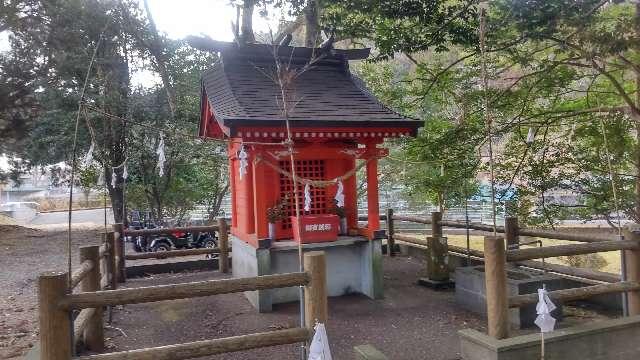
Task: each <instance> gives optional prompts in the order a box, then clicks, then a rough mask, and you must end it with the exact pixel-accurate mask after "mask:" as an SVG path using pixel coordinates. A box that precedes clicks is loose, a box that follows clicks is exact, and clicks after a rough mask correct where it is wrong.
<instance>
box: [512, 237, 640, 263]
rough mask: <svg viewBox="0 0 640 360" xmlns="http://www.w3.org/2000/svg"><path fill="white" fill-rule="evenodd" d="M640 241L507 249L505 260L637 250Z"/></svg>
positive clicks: (639, 246)
mask: <svg viewBox="0 0 640 360" xmlns="http://www.w3.org/2000/svg"><path fill="white" fill-rule="evenodd" d="M639 248H640V242H638V241H635V240H613V241H601V242H596V243H586V244H569V245H557V246H546V247H541V248H531V249H519V250H509V251H507V261H510V262H512V261H523V260H532V259H542V258H550V257H558V256H570V255H583V254H592V253H597V252H602V251H615V250H637V249H639Z"/></svg>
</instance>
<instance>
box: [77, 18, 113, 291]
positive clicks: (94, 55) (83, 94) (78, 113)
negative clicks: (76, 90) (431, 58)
mask: <svg viewBox="0 0 640 360" xmlns="http://www.w3.org/2000/svg"><path fill="white" fill-rule="evenodd" d="M108 25H109V24H108V23H107V24H105V26H104V28H103V29H102V32H101V33H100V36H99V37H98V41H97V42H96V47H95V48H94V49H93V54H92V55H91V60H89V66H88V67H87V74H86V75H85V78H84V84H83V85H82V91H81V92H80V100H79V101H78V111H77V113H76V124H75V129H74V131H73V148H72V151H71V181H70V182H69V211H68V214H67V217H68V228H67V271H68V273H69V276H68V278H69V287H71V272H72V269H71V217H72V213H73V185H74V182H75V176H76V161H77V159H76V158H77V153H78V128H79V126H80V114H81V113H82V104H83V103H84V96H85V93H86V91H87V85H88V84H89V77H90V76H91V69H92V68H93V63H94V62H95V60H96V56H97V55H98V49H99V48H100V44H101V43H102V39H103V37H104V32H105V31H106V30H107V26H108Z"/></svg>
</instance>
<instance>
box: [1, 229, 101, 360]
mask: <svg viewBox="0 0 640 360" xmlns="http://www.w3.org/2000/svg"><path fill="white" fill-rule="evenodd" d="M103 230H104V229H103V228H102V227H99V226H96V225H87V226H79V227H76V228H75V230H74V231H73V232H72V249H73V252H74V254H73V255H72V260H73V263H74V264H77V259H78V254H77V251H78V248H79V247H80V246H84V245H94V244H98V243H99V239H100V237H99V232H100V231H103ZM66 249H67V232H66V230H64V227H62V226H43V227H38V228H25V227H21V226H15V225H0V250H1V251H0V270H1V271H0V359H11V358H17V357H19V356H21V355H23V354H24V353H25V352H26V351H28V350H29V348H31V347H32V346H33V344H34V343H35V341H37V338H38V327H37V326H38V325H37V320H38V313H37V309H36V307H37V301H38V300H37V296H36V278H37V276H38V274H39V273H41V272H44V271H53V270H58V271H65V270H66V267H67V255H66Z"/></svg>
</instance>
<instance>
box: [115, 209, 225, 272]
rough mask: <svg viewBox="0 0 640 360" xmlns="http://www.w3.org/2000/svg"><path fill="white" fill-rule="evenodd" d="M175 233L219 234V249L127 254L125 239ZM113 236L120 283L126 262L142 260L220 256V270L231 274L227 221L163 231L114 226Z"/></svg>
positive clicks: (162, 229)
mask: <svg viewBox="0 0 640 360" xmlns="http://www.w3.org/2000/svg"><path fill="white" fill-rule="evenodd" d="M175 232H189V233H198V232H210V233H215V232H217V233H218V248H200V249H186V250H170V251H159V252H146V253H134V254H126V253H125V241H124V240H125V237H126V236H149V235H167V234H172V233H175ZM113 234H114V237H115V239H116V240H115V241H116V268H117V280H118V282H125V281H126V261H127V260H130V261H133V260H141V259H167V258H171V257H181V256H192V255H207V254H219V258H218V264H219V269H220V271H221V272H223V273H228V272H229V229H228V226H227V222H226V220H225V219H222V218H221V219H218V224H217V225H210V226H190V227H178V228H161V229H142V230H127V229H124V226H123V225H122V224H114V225H113Z"/></svg>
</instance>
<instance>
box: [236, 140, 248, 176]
mask: <svg viewBox="0 0 640 360" xmlns="http://www.w3.org/2000/svg"><path fill="white" fill-rule="evenodd" d="M248 158H249V155H248V154H247V152H246V151H245V149H244V145H242V146H240V151H239V152H238V159H240V166H239V168H238V171H239V172H240V180H242V178H243V177H244V175H246V174H247V166H249V160H247V159H248Z"/></svg>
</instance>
